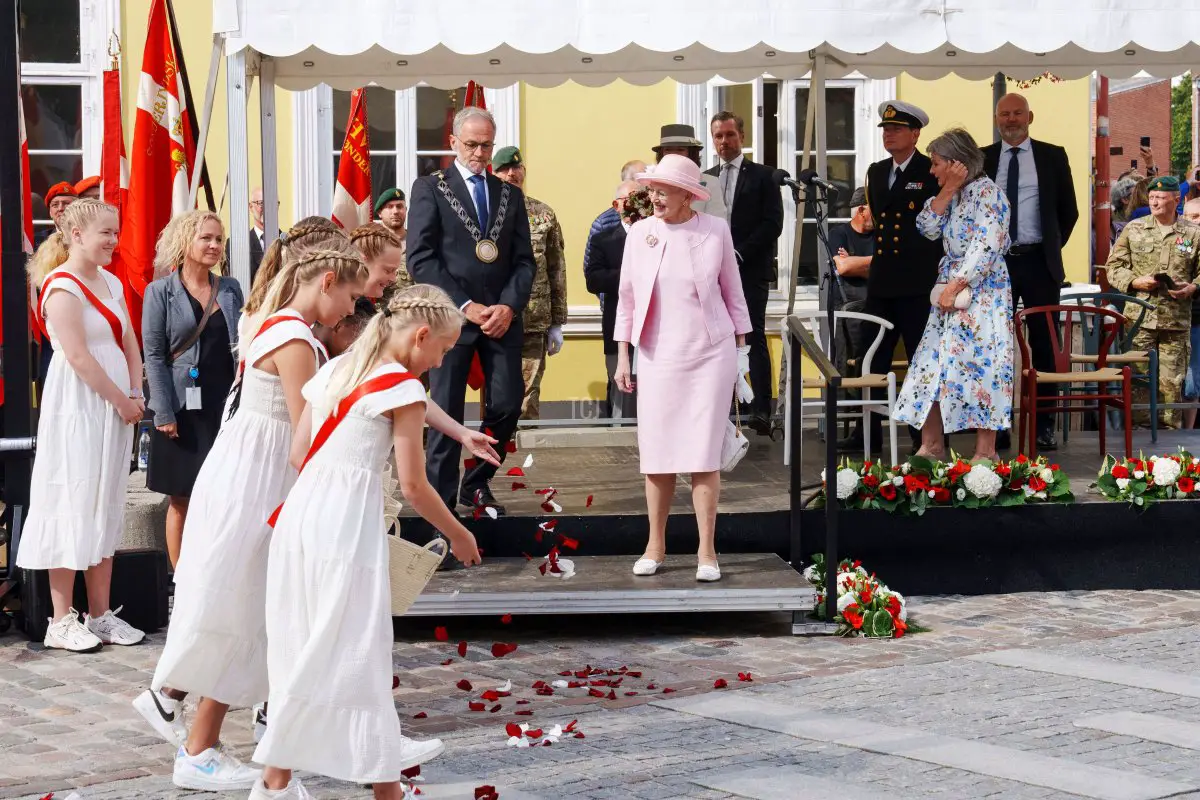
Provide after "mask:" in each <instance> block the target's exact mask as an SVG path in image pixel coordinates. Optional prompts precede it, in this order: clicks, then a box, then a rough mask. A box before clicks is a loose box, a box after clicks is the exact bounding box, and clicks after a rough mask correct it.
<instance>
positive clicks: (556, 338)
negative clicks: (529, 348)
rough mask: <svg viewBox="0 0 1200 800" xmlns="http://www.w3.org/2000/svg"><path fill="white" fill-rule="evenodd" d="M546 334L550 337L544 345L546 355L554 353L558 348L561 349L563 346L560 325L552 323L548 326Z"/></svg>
mask: <svg viewBox="0 0 1200 800" xmlns="http://www.w3.org/2000/svg"><path fill="white" fill-rule="evenodd" d="M547 336H548V337H549V339H550V341H549V344H548V346H547V347H546V353H547V354H548V355H554V354H555V353H557V352H558V351H559V350H562V346H563V332H562V325H552V326H551V327H550V330H549V332H548V333H547Z"/></svg>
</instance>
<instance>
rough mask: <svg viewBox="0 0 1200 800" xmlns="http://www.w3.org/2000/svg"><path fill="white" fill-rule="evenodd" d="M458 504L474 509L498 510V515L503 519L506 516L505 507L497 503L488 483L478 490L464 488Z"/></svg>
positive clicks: (460, 493)
mask: <svg viewBox="0 0 1200 800" xmlns="http://www.w3.org/2000/svg"><path fill="white" fill-rule="evenodd" d="M458 502H459V503H461V504H462V505H464V506H466V507H467V508H471V509H474V508H476V507H478V506H484V507H488V508H494V509H496V515H497V516H500V517H503V516H504V515H505V513H506V512H505V510H504V506H502V505H500V504H499V503H497V502H496V496H495V495H494V494H492V489H491V487H489V486H488V485H487V484H486V483H485V484H484V485H483V486H480V487H479V488H477V489H471V488H467V487H466V486H464V487H462V491H461V492H459V495H458Z"/></svg>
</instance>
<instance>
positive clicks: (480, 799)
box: [475, 786, 500, 800]
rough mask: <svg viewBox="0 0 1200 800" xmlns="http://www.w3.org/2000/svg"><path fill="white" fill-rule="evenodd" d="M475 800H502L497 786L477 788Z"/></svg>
mask: <svg viewBox="0 0 1200 800" xmlns="http://www.w3.org/2000/svg"><path fill="white" fill-rule="evenodd" d="M475 800H500V795H499V793H498V792H497V791H496V787H495V786H476V787H475Z"/></svg>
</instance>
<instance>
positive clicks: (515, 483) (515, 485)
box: [512, 481, 525, 492]
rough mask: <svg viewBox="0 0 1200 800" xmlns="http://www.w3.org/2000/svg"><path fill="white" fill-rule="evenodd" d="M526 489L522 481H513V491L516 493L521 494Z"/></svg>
mask: <svg viewBox="0 0 1200 800" xmlns="http://www.w3.org/2000/svg"><path fill="white" fill-rule="evenodd" d="M524 488H525V484H523V483H521V482H520V481H513V485H512V490H513V491H514V492H519V491H521V490H522V489H524Z"/></svg>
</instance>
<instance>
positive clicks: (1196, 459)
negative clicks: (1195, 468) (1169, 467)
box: [1192, 458, 1200, 465]
mask: <svg viewBox="0 0 1200 800" xmlns="http://www.w3.org/2000/svg"><path fill="white" fill-rule="evenodd" d="M1192 464H1193V465H1196V464H1200V458H1193V459H1192Z"/></svg>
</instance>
